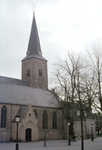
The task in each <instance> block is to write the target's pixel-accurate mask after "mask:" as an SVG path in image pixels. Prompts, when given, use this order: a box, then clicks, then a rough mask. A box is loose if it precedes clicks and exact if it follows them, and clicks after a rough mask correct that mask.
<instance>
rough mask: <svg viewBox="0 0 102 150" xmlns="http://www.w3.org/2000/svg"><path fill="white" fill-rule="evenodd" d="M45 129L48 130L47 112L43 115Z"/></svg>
mask: <svg viewBox="0 0 102 150" xmlns="http://www.w3.org/2000/svg"><path fill="white" fill-rule="evenodd" d="M43 129H47V112H46V110H45V111H44V113H43Z"/></svg>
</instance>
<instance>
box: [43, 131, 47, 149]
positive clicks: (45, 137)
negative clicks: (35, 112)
mask: <svg viewBox="0 0 102 150" xmlns="http://www.w3.org/2000/svg"><path fill="white" fill-rule="evenodd" d="M46 131H47V130H46V129H45V138H44V147H46Z"/></svg>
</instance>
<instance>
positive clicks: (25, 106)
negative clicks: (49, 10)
mask: <svg viewBox="0 0 102 150" xmlns="http://www.w3.org/2000/svg"><path fill="white" fill-rule="evenodd" d="M17 113H18V114H19V115H20V117H21V119H20V122H19V124H18V140H19V141H22V142H27V141H29V142H30V141H39V140H43V139H44V136H45V131H46V139H48V140H54V139H66V138H67V122H66V120H65V118H64V116H63V113H62V110H61V106H60V104H59V101H58V99H57V97H56V96H55V95H54V93H53V92H51V91H49V90H48V71H47V60H46V59H45V58H44V57H43V56H42V50H41V47H40V40H39V35H38V30H37V25H36V20H35V14H33V20H32V26H31V33H30V38H29V42H28V49H27V52H26V56H25V57H24V58H23V59H22V79H21V80H19V79H14V78H8V77H3V76H0V141H16V133H17V125H16V122H15V116H16V114H17Z"/></svg>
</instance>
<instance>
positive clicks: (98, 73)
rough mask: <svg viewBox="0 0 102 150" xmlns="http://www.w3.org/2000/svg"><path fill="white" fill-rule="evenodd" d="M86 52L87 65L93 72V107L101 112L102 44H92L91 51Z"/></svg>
mask: <svg viewBox="0 0 102 150" xmlns="http://www.w3.org/2000/svg"><path fill="white" fill-rule="evenodd" d="M87 52H88V55H89V58H90V59H89V67H90V70H91V74H94V76H93V78H94V80H93V82H94V92H95V98H94V103H93V107H94V108H95V110H96V111H98V112H100V113H102V46H100V44H99V43H98V44H94V45H93V47H92V51H91V52H89V51H87Z"/></svg>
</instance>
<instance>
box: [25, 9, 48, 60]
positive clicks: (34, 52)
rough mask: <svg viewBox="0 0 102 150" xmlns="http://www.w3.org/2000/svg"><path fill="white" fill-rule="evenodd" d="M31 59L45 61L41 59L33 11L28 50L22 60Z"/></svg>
mask: <svg viewBox="0 0 102 150" xmlns="http://www.w3.org/2000/svg"><path fill="white" fill-rule="evenodd" d="M33 57H36V58H38V59H43V60H46V59H44V58H43V57H42V51H41V47H40V41H39V35H38V30H37V25H36V20H35V13H34V11H33V21H32V27H31V33H30V38H29V43H28V49H27V53H26V57H25V58H24V59H23V60H26V59H30V58H33Z"/></svg>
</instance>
